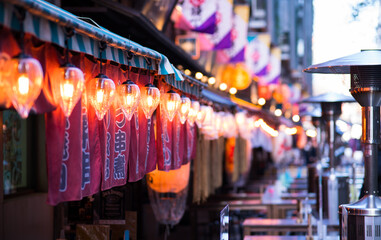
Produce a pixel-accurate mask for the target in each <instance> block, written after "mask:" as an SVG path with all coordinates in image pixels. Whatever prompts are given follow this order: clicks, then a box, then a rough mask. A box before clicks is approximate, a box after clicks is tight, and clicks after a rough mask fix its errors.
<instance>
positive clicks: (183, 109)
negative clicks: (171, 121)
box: [179, 96, 191, 124]
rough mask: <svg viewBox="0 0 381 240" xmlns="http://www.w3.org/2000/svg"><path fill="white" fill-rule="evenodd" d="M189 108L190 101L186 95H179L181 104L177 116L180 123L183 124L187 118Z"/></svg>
mask: <svg viewBox="0 0 381 240" xmlns="http://www.w3.org/2000/svg"><path fill="white" fill-rule="evenodd" d="M190 108H191V101H190V99H189V98H188V97H185V96H182V97H181V106H180V111H179V117H180V122H181V124H184V123H185V121H186V120H187V118H188V115H189V110H190Z"/></svg>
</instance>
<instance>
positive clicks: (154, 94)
mask: <svg viewBox="0 0 381 240" xmlns="http://www.w3.org/2000/svg"><path fill="white" fill-rule="evenodd" d="M159 103H160V90H159V89H158V88H157V87H155V86H154V85H152V84H147V85H145V86H144V88H142V89H141V99H140V107H141V109H142V110H143V112H144V115H145V116H146V118H147V119H150V118H151V116H152V114H153V112H154V111H155V110H156V108H157V106H158V105H159Z"/></svg>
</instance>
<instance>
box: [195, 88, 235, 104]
mask: <svg viewBox="0 0 381 240" xmlns="http://www.w3.org/2000/svg"><path fill="white" fill-rule="evenodd" d="M202 99H204V100H208V101H211V102H213V103H217V104H221V105H223V106H226V107H234V106H236V104H235V103H234V102H232V101H231V100H230V99H229V98H228V97H225V96H222V95H220V94H217V93H215V92H213V91H212V90H208V89H203V90H202Z"/></svg>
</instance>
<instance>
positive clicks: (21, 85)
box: [17, 74, 29, 95]
mask: <svg viewBox="0 0 381 240" xmlns="http://www.w3.org/2000/svg"><path fill="white" fill-rule="evenodd" d="M17 83H18V90H19V93H20V94H21V95H26V94H28V92H29V78H28V76H26V75H24V74H23V75H21V76H20V77H19V79H18V80H17Z"/></svg>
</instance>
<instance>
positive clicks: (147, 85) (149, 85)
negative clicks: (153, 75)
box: [144, 83, 155, 88]
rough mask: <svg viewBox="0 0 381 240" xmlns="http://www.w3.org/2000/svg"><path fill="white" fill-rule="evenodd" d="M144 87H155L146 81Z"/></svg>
mask: <svg viewBox="0 0 381 240" xmlns="http://www.w3.org/2000/svg"><path fill="white" fill-rule="evenodd" d="M144 87H146V88H149V87H151V88H155V85H153V84H152V83H147V84H146V85H145V86H144Z"/></svg>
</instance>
